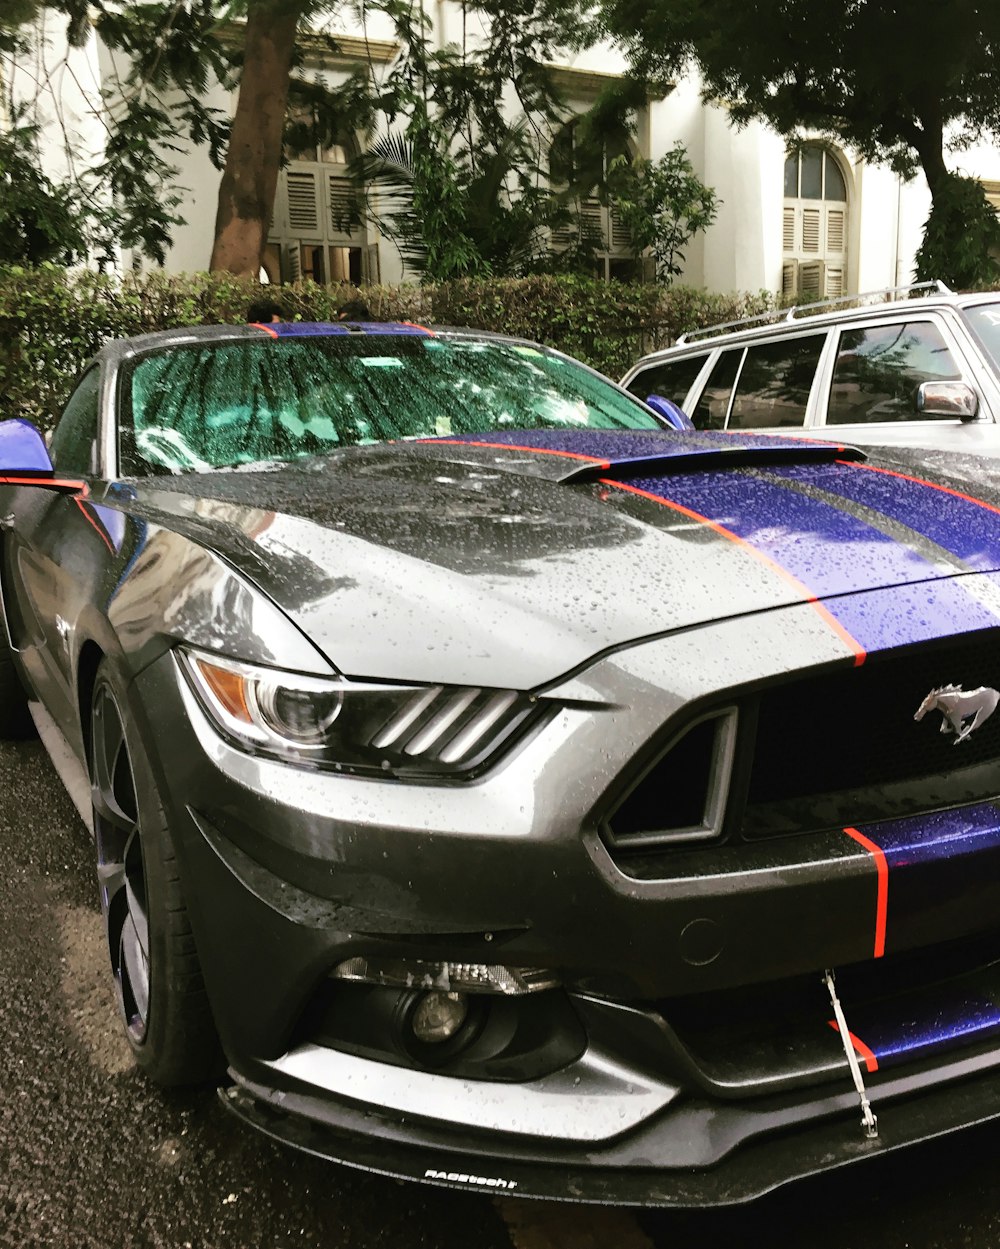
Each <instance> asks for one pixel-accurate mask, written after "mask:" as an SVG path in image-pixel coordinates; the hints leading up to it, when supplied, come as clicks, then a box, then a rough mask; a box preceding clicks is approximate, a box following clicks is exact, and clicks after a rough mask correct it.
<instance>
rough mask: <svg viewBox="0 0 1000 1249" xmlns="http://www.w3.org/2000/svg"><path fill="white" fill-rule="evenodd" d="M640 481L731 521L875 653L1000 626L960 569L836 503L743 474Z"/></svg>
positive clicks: (639, 485) (653, 491) (645, 486)
mask: <svg viewBox="0 0 1000 1249" xmlns="http://www.w3.org/2000/svg"><path fill="white" fill-rule="evenodd" d="M632 484H633V485H634V486H635V487H636V488H638V489H642V490H645V491H647V492H648V493H650V494H654V495H659V496H662V497H663V498H664V499H669V500H672V501H673V502H675V503H678V504H680V505H681V506H682V507H685V508H689V509H690V510H691V511H693V512H696V513H698V514H699V515H702V516H705V517H707V518H708V519H709V520H711V521H713V522H715V523H716V524H719V525H722V526H723V527H724V528H726V529H727V530H729V531H730V532H732V533H733V534H735V535H736V536H737V537H739V538H740V539H741V540H742V541H744V542H746V543H747V544H748V545H749V546H751V547H753V548H754V549H755V550H757V551H760V552H761V553H762V554H763V555H766V556H767V558H768V559H770V560H772V561H773V562H774V563H776V564H778V565H780V567H782V568H783V569H785V570H786V571H787V572H789V573H790V574H791V575H792V576H793V577H795V578H796V580H797V581H799V582H800V583H801V584H802V585H803V586H804V587H805V588H806V589H807V590H808V591H809V592H810V593H812V594H814V595H815V596H816V597H818V598H819V599H821V600H822V602H823V604H824V606H825V607H826V609H827V610H828V611H829V613H830V615H831V616H833V617H834V619H835V620H836V621H837V622H838V623H839V624H840V625H842V626H843V628H844V629H845V630H846V631H847V632H848V633H849V634H850V635H851V636H852V637H853V638H855V639H856V640H857V641H858V642H859V643H860V645H861V646H862V647H863V648H864V650H865V651H866V652H868V653H871V652H874V651H879V650H884V649H887V648H889V647H893V646H901V645H906V644H908V643H911V642H921V641H926V640H929V639H932V638H938V637H948V636H951V635H953V634H956V633H964V632H967V631H969V630H971V629H986V628H993V627H995V626H996V625H997V624H998V623H1000V615H998V614H997V613H995V612H993V611H992V610H990V608H988V607H987V606H985V605H984V604H983V603H981V602H980V601H978V600H977V599H976V598H974V597H973V596H972V595H971V594H970V593H969V591H968V590H967V589H966V588H965V586H964V585H963V580H962V578H958V579H955V578H953V577H949V576H948V575H947V573H948V572H949V571H950V569H948V568H944V569H942V568H941V567H939V566H937V565H935V564H932V563H931V562H930V561H928V560H926V559H924V557H923V556H921V555H920V554H918V553H917V552H916V551H914V550H912V549H911V548H909V547H907V546H905V545H903V544H902V543H900V542H898V541H896V540H895V539H894V538H892V537H890V536H889V535H888V534H886V533H884V532H882V531H881V530H879V529H876V528H875V527H874V526H872V525H870V524H868V523H867V522H866V521H864V520H862V519H860V518H859V517H857V516H854V515H852V514H851V512H850V511H848V510H845V509H841V508H839V507H837V506H836V505H834V504H832V503H827V502H824V501H822V500H819V499H815V498H810V497H809V496H808V495H804V494H801V493H799V492H798V491H795V490H790V489H787V488H785V487H783V486H780V485H777V484H774V483H772V482H768V481H764V480H762V479H761V478H760V477H757V476H752V477H751V476H748V475H746V474H743V473H739V474H734V473H731V472H725V473H699V474H698V475H697V476H695V475H685V476H683V477H669V478H647V479H640V480H637V481H635V482H633V483H632ZM847 506H848V507H849V505H847ZM942 573H944V574H945V575H944V576H942ZM882 587H887V589H885V590H883V589H882Z"/></svg>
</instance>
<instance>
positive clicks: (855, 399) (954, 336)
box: [622, 282, 1000, 455]
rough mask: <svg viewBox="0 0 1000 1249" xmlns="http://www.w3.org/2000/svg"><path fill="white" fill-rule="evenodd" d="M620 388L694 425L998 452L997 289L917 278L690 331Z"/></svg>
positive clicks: (635, 369) (650, 359)
mask: <svg viewBox="0 0 1000 1249" xmlns="http://www.w3.org/2000/svg"><path fill="white" fill-rule="evenodd" d="M928 287H930V288H931V289H932V290H933V292H934V293H933V294H930V295H922V296H921V297H919V298H913V297H912V295H913V294H914V292H916V291H923V290H926V289H927V288H928ZM901 294H905V295H906V296H910V297H904V298H895V299H892V301H891V302H884V303H882V304H879V305H876V306H872V305H871V304H866V305H864V306H855V307H851V308H845V307H837V306H836V305H837V304H843V303H845V302H847V300H848V299H849V300H850V302H851V303H854V304H857V303H858V302H859V301H862V300H870V299H872V298H874V297H876V296H877V297H881V298H882V299H890V298H891V297H892V296H899V295H901ZM761 322H764V324H762V323H761ZM622 385H623V386H624V387H626V389H628V390H629V391H631V393H632V394H634V395H636V396H637V397H639V398H640V399H643V400H645V399H646V398H647V397H648V396H649V395H660V396H662V397H663V398H665V399H670V400H672V401H673V402H674V403H676V404H678V405H679V406H680V407H681V408H683V409H684V411H685V412H686V413H687V414H688V415H689V416H690V417H691V419H692V421H693V422H694V425H695V427H696V428H697V429H752V430H781V432H782V433H785V434H789V433H792V432H794V431H795V430H802V431H803V433H806V434H811V435H812V436H813V437H826V438H832V437H835V438H836V439H837V441H838V442H839V441H843V442H851V443H882V444H886V443H892V444H897V445H903V446H918V447H935V448H941V449H946V450H952V451H966V452H970V453H972V454H984V453H985V454H992V455H1000V423H998V422H1000V293H990V294H982V293H980V294H972V295H955V294H953V293H952V292H951V291H949V290H948V288H947V287H946V286H944V284H943V283H940V282H934V283H925V284H922V285H920V286H917V287H901V288H896V289H895V290H892V291H880V292H876V293H875V295H874V296H873V295H854V296H849V297H847V299H844V300H839V301H838V300H831V301H827V302H825V303H822V304H811V305H809V306H808V307H807V308H791V309H789V310H788V311H787V312H781V313H776V314H769V315H766V316H765V317H755V318H751V319H750V320H749V321H739V322H732V323H730V324H728V325H721V326H714V327H709V328H708V329H705V330H696V331H695V332H694V333H693V334H687V335H683V336H682V337H681V338H680V339H678V341H677V344H676V345H675V346H673V347H670V348H668V349H667V350H666V351H658V352H655V353H653V354H652V355H649V356H645V357H644V358H643V359H642V360H640V361H639V363H638V364H636V365H635V366H634V367H633V368H632V369H630V370H629V372H628V373H626V375H625V377H624V378H623V379H622Z"/></svg>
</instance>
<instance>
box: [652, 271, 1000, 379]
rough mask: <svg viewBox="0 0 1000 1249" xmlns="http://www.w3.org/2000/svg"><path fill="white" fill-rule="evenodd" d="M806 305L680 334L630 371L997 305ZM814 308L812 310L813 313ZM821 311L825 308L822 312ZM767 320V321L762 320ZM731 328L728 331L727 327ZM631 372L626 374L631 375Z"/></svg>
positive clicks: (991, 296) (945, 299)
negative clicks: (729, 349)
mask: <svg viewBox="0 0 1000 1249" xmlns="http://www.w3.org/2000/svg"><path fill="white" fill-rule="evenodd" d="M845 298H846V299H848V300H849V299H864V298H867V296H865V295H854V296H847V297H845ZM839 302H840V301H825V302H824V303H821V304H808V305H804V306H801V307H793V308H789V309H787V310H786V309H777V310H775V312H774V313H773V314H772V313H765V314H763V316H761V317H750V318H747V320H746V322H731V323H727V324H726V325H725V326H719V327H713V326H706V327H705V329H704V330H694V331H690V333H691V334H694V335H697V337H693V338H692V337H689V336H688V335H684V334H682V335H681V337H680V338H679V339H678V340H677V342H676V343H674V344H673V346H671V347H664V348H661V350H659V351H653V352H650V353H649V355H646V356H643V357H642V359H641V360H639V361H638V362H637V363H636V364H635V365H634V366H633V368H639V367H640V365H647V364H650V363H652V362H653V361H655V360H660V359H671V360H672V359H674V358H675V357H680V356H686V355H702V354H708V353H709V352H710V351H714V350H715V349H716V348H717V347H721V346H729V345H730V344H734V343H747V342H755V341H757V340H758V339H768V338H773V337H774V336H775V335H784V334H792V333H800V334H801V333H807V332H808V331H810V330H826V329H829V328H830V326H832V325H844V324H850V323H851V322H853V321H866V322H867V321H872V320H883V319H884V320H895V319H896V318H898V317H899V315H900V312H905V313H907V314H910V313H922V312H930V311H940V310H942V309H946V308H956V309H960V308H965V307H969V306H970V305H978V304H985V303H998V302H1000V292H998V291H972V292H967V293H964V294H955V293H952V292H941V293H939V294H935V295H924V296H921V297H920V298H917V299H896V300H892V301H891V302H885V303H881V304H863V305H861V306H859V307H854V308H847V307H843V306H839V307H832V308H831V307H830V306H829V305H830V304H831V303H839ZM814 309H815V311H813V310H814ZM822 309H827V310H826V311H823V310H822ZM765 318H766V320H765ZM730 325H731V326H732V328H729V326H730ZM631 371H632V370H631V369H630V370H629V372H630V373H631Z"/></svg>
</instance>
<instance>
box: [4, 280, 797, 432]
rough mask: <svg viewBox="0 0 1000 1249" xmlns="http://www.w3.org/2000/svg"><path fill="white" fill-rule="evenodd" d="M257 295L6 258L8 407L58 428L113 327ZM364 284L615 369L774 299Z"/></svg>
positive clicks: (227, 285)
mask: <svg viewBox="0 0 1000 1249" xmlns="http://www.w3.org/2000/svg"><path fill="white" fill-rule="evenodd" d="M265 289H266V294H267V295H268V297H273V298H275V299H276V300H278V301H279V302H280V303H281V304H282V305H283V306H284V308H285V309H286V310H287V313H288V315H289V317H294V318H296V319H301V320H304V321H328V320H336V317H337V309H338V308H339V307H340V306H341V305H342V304H343V303H345V302H346V300H347V299H349V298H351V297H352V296H356V295H357V294H358V292H357V291H356V290H354V288H352V287H348V286H317V285H316V284H315V283H312V282H304V283H297V284H296V285H294V286H283V287H277V286H271V287H267V288H265ZM260 295H261V288H260V287H259V286H257V284H256V283H252V282H250V283H248V282H245V281H242V280H240V279H237V278H233V277H230V276H228V275H224V274H189V275H183V276H169V275H166V274H163V273H153V274H148V275H145V276H142V277H126V278H124V279H118V278H113V277H108V276H105V275H102V274H96V273H91V272H89V271H82V272H74V273H70V272H67V271H66V270H64V269H61V268H58V267H56V266H41V267H39V268H37V269H25V268H14V267H12V268H0V416H2V417H4V418H6V417H12V416H22V417H25V418H27V419H28V420H31V421H34V422H35V423H36V424H37V425H39V426H41V427H42V428H46V429H47V428H50V427H51V425H52V423H53V421H54V419H55V417H56V416H57V415H58V413H59V411H60V410H61V407H62V404H63V402H64V401H65V398H66V396H67V394H68V393H69V390H70V388H71V386H72V383H73V379H74V378H75V377H76V375H77V374H78V373H79V371H80V369H81V368H82V367H83V365H84V363H85V362H86V361H87V360H88V359H89V357H90V356H92V355H93V354H94V352H95V351H97V350H98V348H99V347H100V346H101V344H102V343H104V342H105V341H106V340H107V339H109V338H127V337H130V336H132V335H134V334H144V333H148V332H150V331H152V330H160V329H170V328H174V327H176V326H182V325H210V324H219V323H234V322H239V321H242V320H243V317H244V314H245V312H246V308H247V305H248V304H249V303H250V301H251V299H254V298H259V297H260ZM361 295H362V296H363V297H364V299H365V300H366V301H367V303H368V305H369V307H370V308H371V310H372V313H373V314H374V315H375V316H376V317H378V318H379V319H383V320H405V321H416V322H418V323H424V324H426V323H430V324H438V325H464V326H469V327H472V328H474V329H482V330H492V331H495V332H497V333H503V334H514V335H518V336H520V337H524V338H532V339H535V340H537V341H539V342H543V343H547V344H548V345H550V346H553V347H557V348H558V349H559V350H561V351H565V352H568V353H569V354H570V355H573V356H578V357H579V358H580V359H582V360H585V361H586V362H587V363H588V364H590V365H593V367H594V368H597V369H599V370H600V371H601V372H603V373H606V374H608V376H610V377H614V378H618V377H620V376H621V375H622V374H623V373H624V372H625V370H626V369H627V368H628V367H629V365H630V364H632V363H633V361H635V360H636V359H637V358H638V357H639V356H640V355H643V354H644V353H645V352H647V351H652V350H655V349H656V348H658V347H664V346H668V345H669V344H670V343H671V342H673V341H674V339H676V338H677V336H678V335H679V334H681V333H683V332H684V331H685V330H690V329H694V328H696V327H697V326H700V325H709V324H715V323H718V322H720V321H731V320H735V319H736V318H738V317H743V316H751V315H754V314H755V313H758V312H762V311H765V310H766V309H768V308H770V307H773V305H774V300H773V297H772V296H771V295H769V294H768V293H767V292H760V293H758V294H755V295H749V294H742V295H713V294H709V293H708V292H707V291H703V290H694V289H691V288H689V287H670V288H663V287H657V286H653V285H639V284H636V285H632V284H626V283H622V282H599V281H596V280H591V279H585V278H577V277H561V276H559V277H533V278H520V279H495V280H491V281H457V282H448V283H443V284H441V285H438V286H421V287H415V286H403V287H390V286H369V287H366V288H364V289H363V290H362V291H361Z"/></svg>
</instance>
